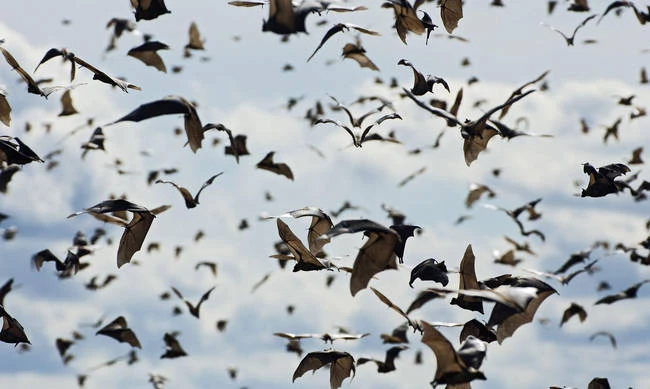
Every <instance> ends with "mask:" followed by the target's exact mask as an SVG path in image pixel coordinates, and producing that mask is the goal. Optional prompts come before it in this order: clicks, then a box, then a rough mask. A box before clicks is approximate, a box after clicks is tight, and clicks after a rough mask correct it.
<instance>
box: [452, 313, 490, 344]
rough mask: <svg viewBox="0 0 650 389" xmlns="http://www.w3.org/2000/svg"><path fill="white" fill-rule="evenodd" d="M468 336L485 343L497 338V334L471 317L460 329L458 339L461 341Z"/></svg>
mask: <svg viewBox="0 0 650 389" xmlns="http://www.w3.org/2000/svg"><path fill="white" fill-rule="evenodd" d="M469 336H474V337H475V338H477V339H480V340H482V341H484V342H487V343H492V342H494V341H495V340H497V334H496V333H495V332H494V331H492V330H490V329H489V328H488V327H487V326H486V325H485V324H483V323H481V322H480V321H478V320H476V319H472V320H470V321H468V322H466V323H465V324H464V325H463V329H462V330H461V331H460V336H459V340H460V341H461V342H463V341H464V340H465V339H467V337H469Z"/></svg>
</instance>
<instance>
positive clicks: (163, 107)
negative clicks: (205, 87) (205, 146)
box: [110, 96, 204, 153]
mask: <svg viewBox="0 0 650 389" xmlns="http://www.w3.org/2000/svg"><path fill="white" fill-rule="evenodd" d="M172 114H183V116H184V119H185V134H186V135H187V140H188V141H189V144H190V148H191V149H192V152H194V153H196V151H197V150H198V149H200V148H201V142H202V141H203V138H204V136H203V127H202V126H201V119H199V115H198V114H197V113H196V108H195V107H194V105H193V104H192V103H191V102H189V101H187V100H185V99H184V98H183V97H180V96H167V97H165V98H164V99H161V100H156V101H152V102H151V103H147V104H142V105H140V106H139V107H138V108H136V109H135V110H133V111H132V112H130V113H129V114H127V115H126V116H124V117H122V118H120V119H117V120H116V121H114V122H112V123H110V124H115V123H119V122H123V121H129V122H139V121H142V120H146V119H150V118H153V117H157V116H161V115H172Z"/></svg>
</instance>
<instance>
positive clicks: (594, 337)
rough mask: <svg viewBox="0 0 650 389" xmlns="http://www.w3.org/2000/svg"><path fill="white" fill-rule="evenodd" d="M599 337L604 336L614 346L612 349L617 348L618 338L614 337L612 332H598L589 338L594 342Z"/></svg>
mask: <svg viewBox="0 0 650 389" xmlns="http://www.w3.org/2000/svg"><path fill="white" fill-rule="evenodd" d="M598 336H604V337H606V338H607V339H609V343H610V344H611V345H612V347H613V348H616V338H615V337H614V335H612V333H611V332H607V331H598V332H594V333H593V334H592V335H591V336H590V337H589V340H590V341H592V342H593V341H594V339H596V338H597V337H598Z"/></svg>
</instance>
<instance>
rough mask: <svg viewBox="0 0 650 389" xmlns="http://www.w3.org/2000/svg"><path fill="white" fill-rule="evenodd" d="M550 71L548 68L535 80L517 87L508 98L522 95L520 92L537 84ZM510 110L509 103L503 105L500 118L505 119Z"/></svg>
mask: <svg viewBox="0 0 650 389" xmlns="http://www.w3.org/2000/svg"><path fill="white" fill-rule="evenodd" d="M549 72H550V70H547V71H545V72H544V73H542V74H540V75H539V76H538V77H537V78H535V79H534V80H532V81H528V82H527V83H525V84H523V85H522V86H520V87H519V88H517V89H515V90H514V91H513V92H512V94H511V95H510V98H509V99H508V100H510V99H512V98H514V97H516V96H518V95H520V94H522V93H523V92H524V89H525V88H526V87H529V86H531V85H535V84H537V83H538V82H540V81H542V80H544V78H546V75H548V73H549ZM509 110H510V106H509V105H508V106H505V107H503V109H501V113H500V114H499V120H501V119H503V117H504V116H506V114H507V113H508V111H509Z"/></svg>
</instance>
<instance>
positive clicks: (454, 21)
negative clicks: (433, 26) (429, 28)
mask: <svg viewBox="0 0 650 389" xmlns="http://www.w3.org/2000/svg"><path fill="white" fill-rule="evenodd" d="M440 18H441V19H442V24H443V25H444V26H445V30H447V32H448V33H450V34H451V33H452V32H454V30H455V29H456V27H458V21H459V20H460V19H462V18H463V2H462V0H442V1H441V2H440Z"/></svg>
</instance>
